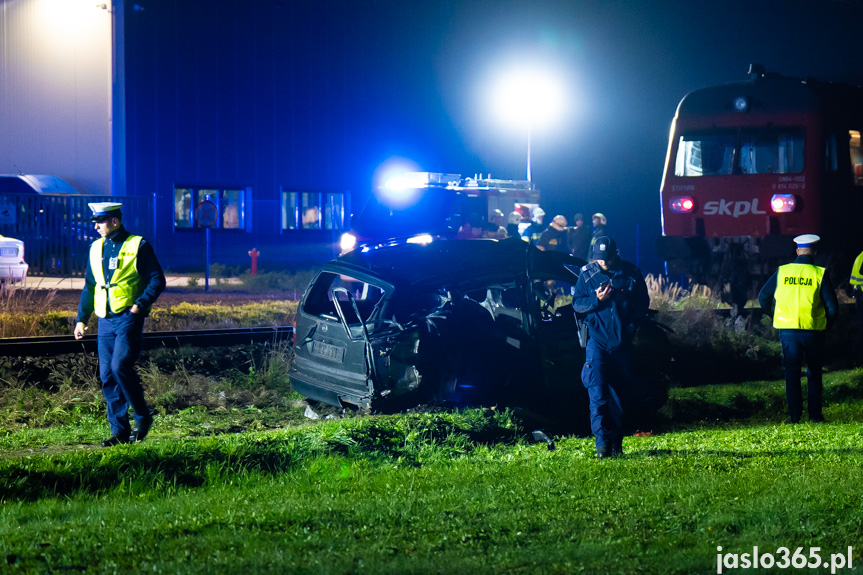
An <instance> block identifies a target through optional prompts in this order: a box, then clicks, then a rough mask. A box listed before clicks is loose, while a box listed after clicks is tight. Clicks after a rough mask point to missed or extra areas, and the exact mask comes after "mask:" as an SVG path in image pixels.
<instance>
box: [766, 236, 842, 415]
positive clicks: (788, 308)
mask: <svg viewBox="0 0 863 575" xmlns="http://www.w3.org/2000/svg"><path fill="white" fill-rule="evenodd" d="M820 240H821V238H820V237H818V236H816V235H815V234H803V235H802V236H797V237H796V238H794V243H796V244H797V259H796V260H794V261H793V262H792V263H790V264H785V265H783V266H779V269H777V270H776V273H774V274H773V275H772V276H771V277H770V279H768V280H767V283H766V284H764V287H762V288H761V292H760V293H759V294H758V303H759V304H761V309H762V310H764V313H766V314H767V315H769V316H772V317H773V327H775V328H776V329H778V330H779V341H780V342H781V344H782V364H783V366H784V367H785V398H786V401H787V403H788V421H789V423H800V416H801V415H802V414H803V393H802V390H801V386H800V369H801V367H802V366H803V360H804V358H805V360H806V369H807V371H806V381H807V386H806V387H807V390H806V409H807V411H808V414H809V421H815V422H820V421H824V415H823V414H822V412H821V410H822V403H823V401H822V397H821V395H822V382H821V368H822V366H823V364H824V333H825V331H826V330H827V328H828V327H830V325H831V324H832V323H833V320H834V319H835V318H836V315H837V313H838V305H837V300H836V292H835V291H834V290H833V284H831V283H830V277H829V276H828V275H827V274H826V273H825V272H826V271H827V270H825V269H824V268H822V267H820V266H816V265H815V245H816V244H817V243H818V241H820Z"/></svg>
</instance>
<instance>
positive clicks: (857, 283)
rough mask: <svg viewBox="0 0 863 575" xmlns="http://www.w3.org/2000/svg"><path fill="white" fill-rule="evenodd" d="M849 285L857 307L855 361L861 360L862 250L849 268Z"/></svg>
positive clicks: (862, 311) (862, 355) (862, 328)
mask: <svg viewBox="0 0 863 575" xmlns="http://www.w3.org/2000/svg"><path fill="white" fill-rule="evenodd" d="M849 283H850V284H851V287H852V288H853V289H854V307H855V308H856V309H857V338H858V342H859V343H858V346H859V347H858V348H857V362H858V363H859V362H861V361H863V252H860V254H859V255H858V256H857V259H855V260H854V267H852V268H851V279H850V280H849Z"/></svg>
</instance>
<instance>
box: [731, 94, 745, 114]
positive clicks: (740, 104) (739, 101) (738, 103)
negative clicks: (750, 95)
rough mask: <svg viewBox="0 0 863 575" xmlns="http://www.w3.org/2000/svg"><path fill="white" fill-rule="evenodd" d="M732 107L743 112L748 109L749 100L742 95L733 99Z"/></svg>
mask: <svg viewBox="0 0 863 575" xmlns="http://www.w3.org/2000/svg"><path fill="white" fill-rule="evenodd" d="M734 109H735V110H737V111H738V112H745V111H746V110H748V109H749V101H748V100H747V99H746V98H744V97H743V96H740V97H739V98H736V99H735V100H734Z"/></svg>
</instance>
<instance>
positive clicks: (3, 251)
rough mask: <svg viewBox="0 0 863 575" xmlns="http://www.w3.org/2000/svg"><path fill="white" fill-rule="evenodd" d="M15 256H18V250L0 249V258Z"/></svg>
mask: <svg viewBox="0 0 863 575" xmlns="http://www.w3.org/2000/svg"><path fill="white" fill-rule="evenodd" d="M17 255H18V248H0V256H12V257H15V256H17Z"/></svg>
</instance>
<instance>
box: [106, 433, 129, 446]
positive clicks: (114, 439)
mask: <svg viewBox="0 0 863 575" xmlns="http://www.w3.org/2000/svg"><path fill="white" fill-rule="evenodd" d="M121 443H129V437H128V436H125V435H112V436H111V437H109V438H108V439H106V440H105V441H103V442H102V447H113V446H115V445H120V444H121Z"/></svg>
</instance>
